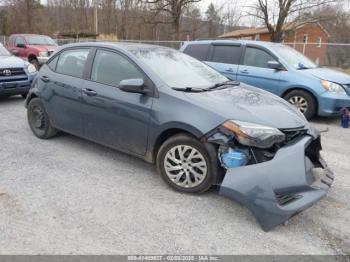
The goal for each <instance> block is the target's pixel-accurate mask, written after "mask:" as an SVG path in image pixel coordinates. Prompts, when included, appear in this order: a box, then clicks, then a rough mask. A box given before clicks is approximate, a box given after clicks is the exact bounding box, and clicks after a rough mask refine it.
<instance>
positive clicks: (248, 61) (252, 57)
mask: <svg viewBox="0 0 350 262" xmlns="http://www.w3.org/2000/svg"><path fill="white" fill-rule="evenodd" d="M269 61H276V58H275V57H274V56H272V55H271V54H270V53H269V52H268V51H266V50H263V49H261V48H258V47H252V46H247V47H246V49H245V53H244V58H243V64H242V65H240V66H239V68H238V72H237V79H238V80H239V81H241V82H243V83H246V84H249V85H252V86H255V87H259V88H262V89H264V90H266V91H269V92H271V93H274V94H279V89H280V84H281V82H280V78H281V71H279V70H276V69H271V68H269V67H268V66H267V63H268V62H269Z"/></svg>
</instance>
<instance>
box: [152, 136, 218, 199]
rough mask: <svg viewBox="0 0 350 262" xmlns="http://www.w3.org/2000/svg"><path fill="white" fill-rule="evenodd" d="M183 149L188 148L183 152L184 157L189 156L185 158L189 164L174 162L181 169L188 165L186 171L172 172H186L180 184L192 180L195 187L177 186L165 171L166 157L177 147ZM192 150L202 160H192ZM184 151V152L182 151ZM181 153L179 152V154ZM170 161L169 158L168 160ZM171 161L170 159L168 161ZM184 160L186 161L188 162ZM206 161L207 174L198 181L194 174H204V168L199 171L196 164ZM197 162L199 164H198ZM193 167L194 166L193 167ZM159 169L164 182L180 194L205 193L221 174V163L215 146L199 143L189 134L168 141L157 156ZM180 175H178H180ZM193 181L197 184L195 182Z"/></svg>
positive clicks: (194, 158)
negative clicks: (190, 156)
mask: <svg viewBox="0 0 350 262" xmlns="http://www.w3.org/2000/svg"><path fill="white" fill-rule="evenodd" d="M178 146H180V147H183V148H184V146H187V147H188V149H187V151H183V155H185V154H187V156H185V158H187V159H186V160H187V161H188V162H187V164H186V163H185V162H182V163H181V161H180V160H179V159H177V160H176V161H179V162H180V163H179V162H173V163H174V166H177V167H179V166H180V165H186V166H187V165H188V166H187V167H186V168H185V169H183V167H181V170H173V171H171V172H176V171H179V173H180V172H186V173H184V174H182V175H179V176H181V179H180V180H179V181H178V183H180V182H181V181H184V180H186V179H188V180H190V181H191V183H192V184H193V185H191V186H186V185H184V186H180V185H178V184H176V182H175V181H174V180H175V178H174V180H172V179H170V177H169V176H168V175H167V171H166V170H165V161H166V156H167V154H168V153H169V154H170V151H171V149H174V148H176V147H178ZM192 150H193V151H194V152H198V154H197V153H195V154H196V155H197V156H200V157H201V159H199V158H198V160H196V157H195V156H194V157H193V158H191V159H190V160H189V159H188V158H189V155H190V153H191V152H192ZM181 151H182V150H181ZM178 153H179V152H178ZM167 159H168V158H167ZM168 160H169V159H168ZM186 160H184V161H186ZM202 160H204V161H205V163H206V173H205V176H204V178H201V179H203V180H202V181H200V183H199V181H196V180H197V179H196V178H195V175H194V173H193V172H195V174H198V173H203V174H204V171H203V169H202V168H203V166H202V167H199V168H200V169H198V167H195V166H194V165H196V164H200V163H199V162H201V163H203V161H202ZM196 162H197V163H196ZM167 164H169V162H167ZM191 165H192V166H191ZM157 169H158V172H159V173H160V175H161V177H162V178H163V180H164V181H165V182H166V183H167V184H168V185H169V186H170V187H172V188H173V189H175V190H177V191H180V192H185V193H203V192H205V191H207V190H208V189H209V188H210V187H211V186H212V185H213V184H215V183H216V181H217V178H218V176H219V173H220V167H219V162H218V158H217V153H216V149H215V147H214V146H213V145H211V144H203V143H201V142H200V141H198V140H197V139H196V138H194V137H192V136H189V135H187V134H178V135H175V136H173V137H170V138H169V139H168V140H166V141H165V142H164V143H163V144H162V146H161V147H160V149H159V151H158V154H157ZM179 173H178V174H179ZM174 176H178V175H177V174H175V175H174ZM193 180H194V181H195V182H193ZM196 183H198V184H196Z"/></svg>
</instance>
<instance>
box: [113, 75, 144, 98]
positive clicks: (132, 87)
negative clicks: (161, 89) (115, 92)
mask: <svg viewBox="0 0 350 262" xmlns="http://www.w3.org/2000/svg"><path fill="white" fill-rule="evenodd" d="M119 89H120V90H123V91H124V92H128V93H138V94H143V95H144V94H147V93H148V90H147V89H146V88H145V83H144V81H143V79H141V78H136V79H125V80H122V81H120V83H119Z"/></svg>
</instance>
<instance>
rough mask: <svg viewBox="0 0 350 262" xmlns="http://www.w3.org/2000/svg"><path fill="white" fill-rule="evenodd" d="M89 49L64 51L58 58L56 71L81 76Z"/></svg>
mask: <svg viewBox="0 0 350 262" xmlns="http://www.w3.org/2000/svg"><path fill="white" fill-rule="evenodd" d="M89 51H90V50H89V49H70V50H67V51H63V52H62V53H61V54H60V56H59V59H58V62H57V66H56V73H59V74H64V75H70V76H74V77H79V78H81V77H82V76H83V71H84V66H85V62H86V60H87V57H88V55H89Z"/></svg>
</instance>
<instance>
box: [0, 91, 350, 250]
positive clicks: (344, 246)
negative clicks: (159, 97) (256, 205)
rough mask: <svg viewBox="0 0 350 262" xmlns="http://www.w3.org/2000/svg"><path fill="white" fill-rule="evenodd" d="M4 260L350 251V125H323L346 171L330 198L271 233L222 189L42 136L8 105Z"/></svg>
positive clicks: (1, 220)
mask: <svg viewBox="0 0 350 262" xmlns="http://www.w3.org/2000/svg"><path fill="white" fill-rule="evenodd" d="M0 112H1V113H0V114H1V120H0V172H1V173H0V254H135V253H136V254H139V253H143V254H183V253H186V254H201V253H205V254H296V253H298V254H344V253H345V254H350V239H349V238H350V223H349V217H350V201H349V199H350V177H349V173H350V146H349V142H350V129H349V130H347V129H342V128H341V127H340V126H339V120H338V119H317V120H315V121H313V123H314V125H315V126H316V127H317V128H319V129H321V130H322V129H325V128H326V127H328V128H329V132H328V133H324V134H323V146H324V151H323V156H324V157H325V159H326V160H327V162H328V164H329V165H330V167H331V168H332V169H333V171H334V172H335V174H336V181H335V182H334V184H333V187H332V190H331V191H330V193H329V195H328V197H327V198H325V199H323V200H322V201H321V202H319V203H318V204H317V205H315V206H313V207H312V208H310V209H308V210H306V211H305V212H303V213H301V214H299V215H297V216H295V217H293V218H292V219H290V221H289V224H288V225H287V226H279V227H277V228H275V229H274V230H273V231H271V232H269V233H265V232H263V231H262V230H261V228H260V227H259V225H258V224H257V223H256V221H255V219H254V218H253V216H252V215H251V214H250V213H249V212H248V210H247V209H245V208H244V207H242V206H240V205H239V204H237V203H235V202H233V201H230V200H228V199H225V198H223V197H220V196H219V195H217V194H216V192H215V190H213V191H212V192H210V193H206V194H204V195H201V196H193V195H186V194H180V193H177V192H174V191H172V190H171V189H169V188H168V187H167V186H166V185H165V184H164V183H163V181H162V180H161V178H160V177H159V176H158V174H157V173H156V171H155V168H154V167H153V166H152V165H149V164H147V163H145V162H143V161H142V160H139V159H136V158H133V157H130V156H128V155H125V154H122V153H119V152H117V151H113V150H110V149H108V148H105V147H102V146H99V145H96V144H94V143H90V142H87V141H85V140H82V139H79V138H77V137H74V136H71V135H67V134H62V135H60V136H58V137H56V138H54V139H51V140H46V141H44V140H39V139H37V138H35V137H34V136H33V135H32V133H31V131H30V129H29V127H28V125H27V122H26V112H25V109H24V107H23V99H21V98H19V97H18V98H17V97H14V98H10V99H3V100H0Z"/></svg>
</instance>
